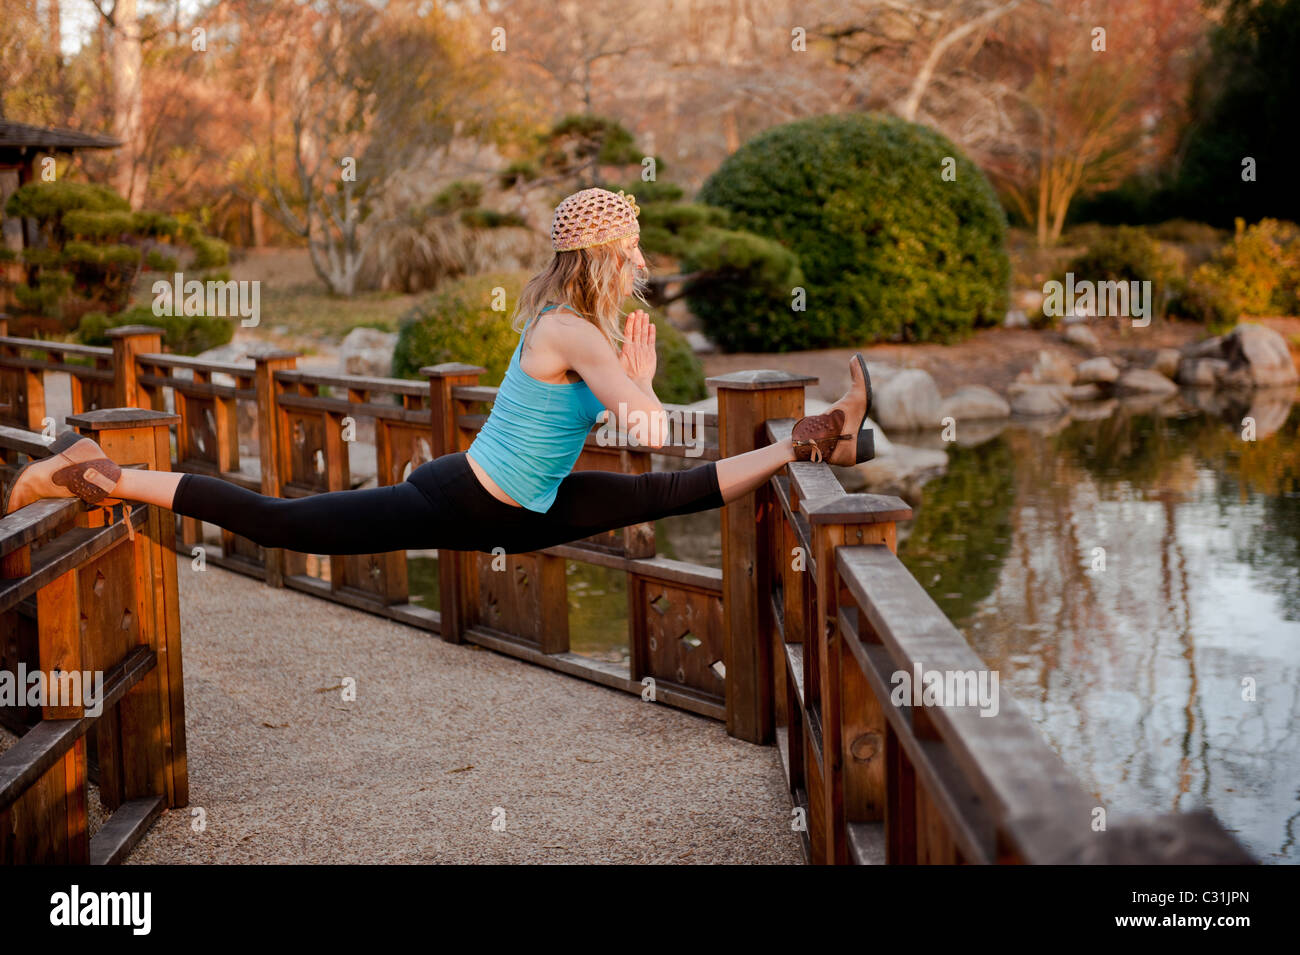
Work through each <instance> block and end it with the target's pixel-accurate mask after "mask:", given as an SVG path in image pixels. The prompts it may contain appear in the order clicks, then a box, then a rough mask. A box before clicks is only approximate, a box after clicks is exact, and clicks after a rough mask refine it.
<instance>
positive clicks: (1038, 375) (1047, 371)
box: [1030, 350, 1074, 385]
mask: <svg viewBox="0 0 1300 955" xmlns="http://www.w3.org/2000/svg"><path fill="white" fill-rule="evenodd" d="M1030 376H1031V377H1032V378H1033V380H1034V381H1036V382H1038V383H1039V384H1043V385H1072V384H1074V366H1073V365H1072V364H1070V359H1068V358H1066V357H1065V356H1064V355H1060V354H1058V353H1056V352H1054V351H1046V350H1044V351H1040V352H1039V353H1038V358H1037V359H1036V360H1035V362H1034V367H1033V370H1032V371H1031V372H1030Z"/></svg>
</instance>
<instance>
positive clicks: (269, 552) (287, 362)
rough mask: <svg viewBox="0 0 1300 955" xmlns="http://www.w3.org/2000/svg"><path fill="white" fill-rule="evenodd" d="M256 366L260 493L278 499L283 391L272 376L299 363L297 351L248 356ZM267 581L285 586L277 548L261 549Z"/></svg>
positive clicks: (282, 457) (282, 447)
mask: <svg viewBox="0 0 1300 955" xmlns="http://www.w3.org/2000/svg"><path fill="white" fill-rule="evenodd" d="M251 357H252V359H253V363H254V365H255V370H254V373H253V384H254V388H255V389H256V391H257V444H258V452H259V454H260V456H261V462H262V493H263V494H267V495H269V496H271V497H279V496H280V491H281V488H282V486H283V484H284V462H285V461H286V455H287V454H288V449H287V447H286V442H287V436H286V434H285V422H284V413H283V412H282V411H281V410H280V405H279V402H278V401H277V400H276V399H277V398H278V397H279V395H280V391H281V390H282V389H281V388H280V386H279V385H277V384H276V381H275V373H276V372H277V371H282V370H284V369H286V368H294V367H296V366H297V364H298V354H297V352H291V351H279V350H269V351H263V352H260V353H258V354H254V355H252V356H251ZM262 557H263V566H264V567H265V568H266V582H267V584H269V585H270V586H272V587H283V586H284V573H285V569H284V566H285V556H284V551H283V550H281V549H280V548H278V547H266V548H263V549H262Z"/></svg>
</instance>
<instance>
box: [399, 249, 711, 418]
mask: <svg viewBox="0 0 1300 955" xmlns="http://www.w3.org/2000/svg"><path fill="white" fill-rule="evenodd" d="M530 277H531V274H530V273H528V272H489V273H484V274H482V275H475V276H470V277H469V278H464V279H459V280H456V281H453V282H447V283H444V284H443V285H442V286H441V287H439V288H438V289H437V291H435V292H433V294H431V295H430V296H429V297H428V298H426V299H425V300H424V301H422V302H420V303H419V304H418V305H416V306H415V307H414V308H412V309H411V310H410V311H409V312H407V313H406V314H405V315H403V316H402V318H401V320H400V323H399V328H398V336H397V346H396V348H395V349H394V351H393V371H392V374H393V376H394V377H397V378H418V377H420V375H419V371H420V368H421V367H423V366H425V365H437V364H441V363H442V362H449V361H459V362H466V363H468V364H473V365H482V366H483V367H484V368H486V369H487V373H486V374H485V375H484V376H483V378H482V380H483V381H484V383H486V384H491V385H495V384H498V383H500V381H501V379H502V378H503V377H504V376H505V372H506V368H507V366H509V364H510V356H511V355H512V354H513V353H514V350H515V346H516V345H517V344H518V343H519V335H518V333H516V332H515V331H514V330H513V329H512V328H511V327H510V314H511V312H512V311H513V310H514V307H515V303H516V302H518V300H519V293H520V291H522V289H523V287H524V285H525V284H526V283H527V281H528V279H529V278H530ZM496 288H503V289H505V293H506V294H505V306H506V310H505V311H502V312H498V311H493V309H492V299H493V290H494V289H496ZM651 320H652V321H653V322H654V323H655V327H656V329H657V331H656V342H657V346H658V353H659V364H658V367H657V369H656V370H655V378H654V389H655V394H657V395H658V396H659V399H660V400H661V401H664V402H668V403H671V404H689V403H690V402H692V401H698V400H700V399H702V398H706V397H708V389H707V388H706V387H705V385H704V369H703V367H702V366H701V364H700V361H699V359H698V358H697V357H696V356H695V353H694V352H693V351H692V350H691V347H690V344H689V343H688V342H687V341H686V338H685V336H683V335H682V334H681V332H679V331H677V329H675V328H674V327H673V326H672V325H671V324H670V323H669V322H668V321H667V320H666V319H664V318H663V317H662V316H660V315H657V314H653V313H652V315H651Z"/></svg>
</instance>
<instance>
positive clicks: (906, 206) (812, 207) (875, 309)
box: [683, 114, 1011, 351]
mask: <svg viewBox="0 0 1300 955" xmlns="http://www.w3.org/2000/svg"><path fill="white" fill-rule="evenodd" d="M949 157H951V159H952V160H953V163H952V166H953V168H954V169H955V173H956V177H955V180H953V181H945V180H944V178H943V176H942V173H943V171H944V168H945V159H947V158H949ZM698 199H699V201H701V202H704V203H708V204H710V205H715V206H720V207H722V208H724V209H726V210H727V211H728V212H729V213H730V217H729V219H730V225H731V227H732V228H733V229H735V230H743V231H744V232H749V233H753V234H755V235H757V236H760V237H764V238H767V239H770V240H772V241H774V242H777V243H779V244H780V245H781V246H783V247H784V248H785V249H786V250H787V251H788V253H789V254H790V256H792V257H793V260H794V263H795V264H797V268H798V271H800V272H801V273H802V277H803V283H804V284H803V287H804V288H805V290H806V296H807V298H806V310H804V311H796V310H794V308H793V307H792V301H793V299H792V293H793V288H792V287H789V286H784V287H783V286H782V284H781V283H780V282H774V283H763V282H760V283H754V282H753V281H751V280H749V278H748V277H746V278H741V277H740V276H737V277H736V278H735V279H733V280H731V281H727V280H726V278H725V277H724V278H723V279H722V280H720V281H709V282H706V283H699V284H698V285H697V286H696V287H694V288H693V289H692V292H691V296H690V304H691V307H692V309H693V310H694V311H695V313H696V314H697V315H698V316H699V317H700V319H701V320H702V321H703V322H704V324H705V325H706V327H707V329H708V332H709V334H710V336H711V337H712V338H713V339H714V340H715V341H717V342H718V343H719V344H721V345H722V346H723V347H725V348H728V349H731V350H754V351H794V350H799V349H807V348H824V347H836V346H855V345H861V344H865V343H867V342H871V341H881V340H896V341H929V340H937V341H950V340H954V339H957V338H960V337H961V336H963V335H964V334H966V333H968V332H970V331H971V330H972V329H974V328H976V327H979V326H991V325H997V324H999V323H1000V322H1001V321H1002V319H1003V317H1004V315H1005V314H1006V303H1007V291H1008V285H1009V281H1010V270H1011V267H1010V262H1009V259H1008V257H1007V254H1006V249H1005V237H1006V216H1005V214H1004V212H1003V210H1002V207H1001V206H1000V205H999V204H998V201H997V199H996V197H995V195H994V192H993V189H992V188H991V187H990V185H989V183H988V181H987V180H986V179H985V178H984V174H983V173H982V172H981V171H980V170H979V169H978V167H976V166H975V164H974V163H972V162H971V161H970V160H969V159H967V158H966V156H964V155H963V154H962V153H961V152H960V151H959V150H958V148H957V147H956V146H955V145H953V144H952V143H951V142H949V141H948V140H947V139H945V138H944V137H943V136H941V135H940V134H939V133H936V132H934V131H933V130H930V129H927V128H925V127H923V126H918V125H916V124H913V123H908V122H905V121H903V120H900V119H896V118H893V117H887V116H881V115H874V114H873V115H861V114H845V115H833V116H820V117H816V118H813V119H807V120H800V121H798V122H794V123H788V124H786V125H783V126H777V127H774V128H772V129H768V130H766V131H765V132H763V133H761V134H759V135H758V136H757V137H755V138H754V139H753V140H751V141H750V142H748V143H746V144H745V145H744V146H742V147H741V148H740V149H739V150H738V151H737V152H735V153H734V154H733V155H731V156H730V157H728V158H727V160H726V161H725V162H724V163H723V164H722V166H721V167H719V169H718V170H717V171H716V172H715V173H714V174H713V175H712V176H711V177H710V178H709V180H708V181H707V182H706V183H705V185H704V187H703V189H701V191H700V194H699V196H698ZM731 241H732V242H733V243H734V242H739V241H741V240H740V239H739V238H737V237H735V236H733V238H732V240H731ZM707 265H708V263H707V261H704V260H703V257H700V256H693V257H692V258H690V259H688V260H686V261H684V262H683V268H684V270H686V271H688V272H690V271H694V270H696V269H698V268H702V267H707Z"/></svg>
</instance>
